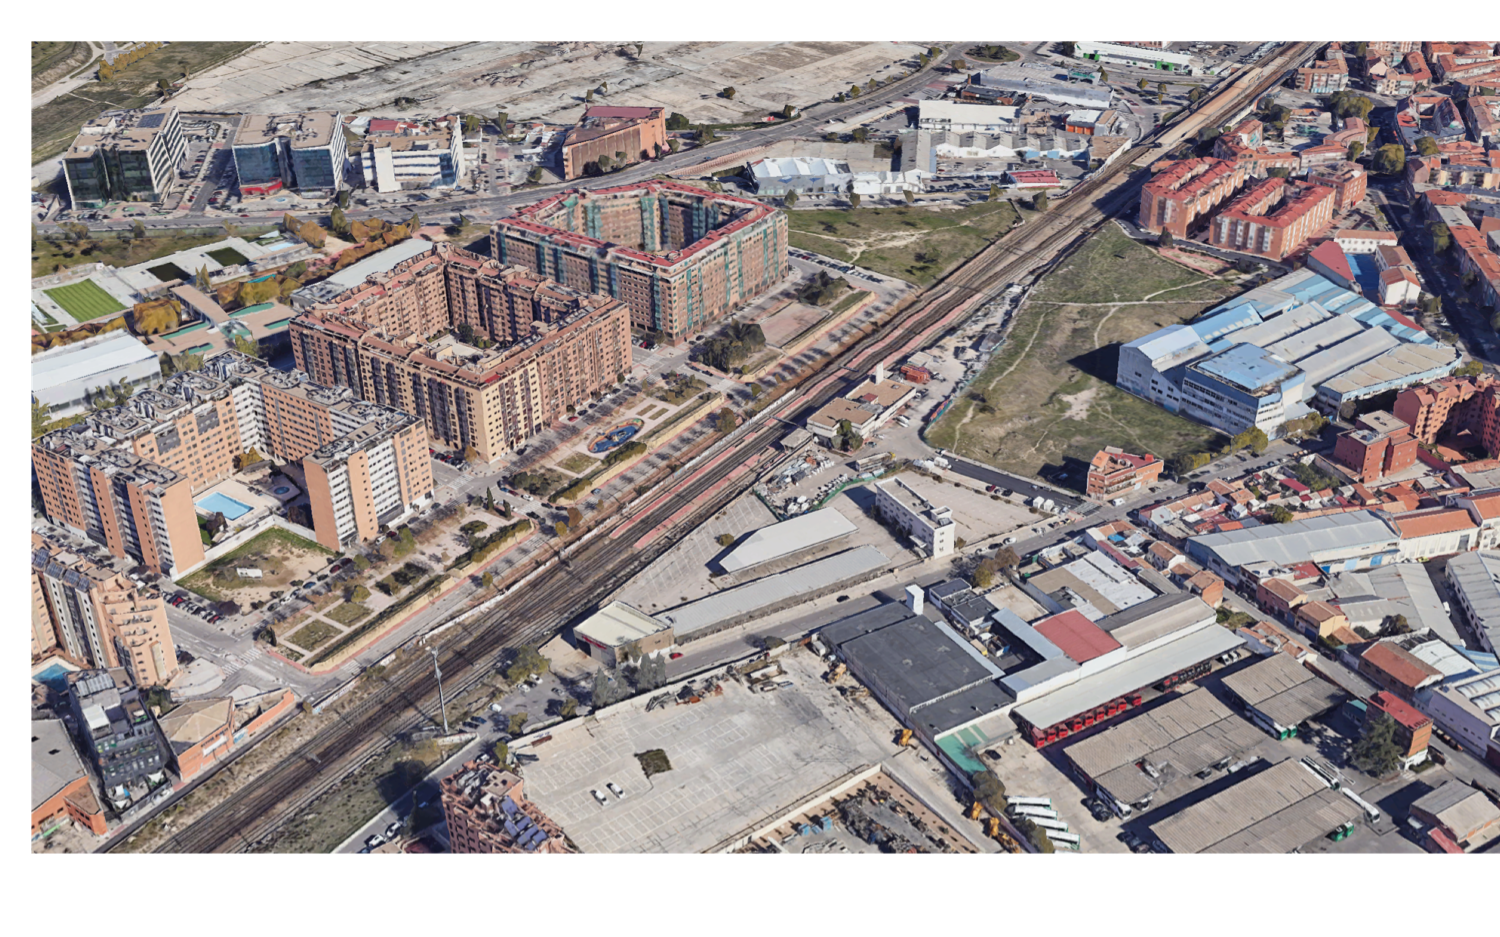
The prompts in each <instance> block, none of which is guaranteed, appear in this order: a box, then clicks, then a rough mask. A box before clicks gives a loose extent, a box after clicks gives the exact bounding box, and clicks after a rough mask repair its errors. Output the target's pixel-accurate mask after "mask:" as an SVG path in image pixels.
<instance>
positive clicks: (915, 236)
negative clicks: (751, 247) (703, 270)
mask: <svg viewBox="0 0 1500 937" xmlns="http://www.w3.org/2000/svg"><path fill="white" fill-rule="evenodd" d="M1019 220H1020V215H1019V213H1018V212H1017V210H1016V208H1015V206H1014V205H1012V204H1011V203H1010V202H1008V201H995V202H984V203H982V204H979V205H969V206H967V207H964V208H957V209H943V210H936V209H930V208H915V207H910V206H908V207H904V208H848V209H833V208H828V209H816V210H812V211H791V212H787V226H788V231H787V233H788V240H789V241H790V243H791V245H792V246H793V247H796V248H800V249H801V250H806V251H812V252H814V253H818V254H822V255H824V256H826V257H834V258H837V259H839V260H842V261H845V262H847V263H857V264H859V265H860V266H861V267H864V268H865V269H867V270H873V271H875V272H876V273H880V274H884V275H886V276H891V277H897V278H899V279H902V280H908V281H910V282H912V283H916V284H917V285H919V286H921V285H925V284H928V283H931V282H932V281H934V280H936V279H937V278H938V277H940V276H942V275H943V274H944V273H947V272H948V270H950V269H952V268H953V267H954V266H955V265H957V264H958V263H960V262H962V261H964V260H967V259H968V258H969V257H972V256H973V255H975V254H977V253H979V251H980V250H982V249H983V248H984V247H986V246H987V245H988V244H989V243H990V242H991V241H994V240H995V239H996V238H998V237H1000V236H1001V235H1003V234H1005V233H1006V232H1008V231H1009V230H1010V229H1011V228H1012V227H1013V226H1014V225H1015V224H1016V222H1017V221H1019ZM833 298H834V297H830V301H831V300H832V299H833Z"/></svg>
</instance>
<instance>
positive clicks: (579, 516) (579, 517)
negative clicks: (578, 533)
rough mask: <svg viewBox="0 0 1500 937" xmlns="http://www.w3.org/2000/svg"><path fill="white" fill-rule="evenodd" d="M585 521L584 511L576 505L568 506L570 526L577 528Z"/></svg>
mask: <svg viewBox="0 0 1500 937" xmlns="http://www.w3.org/2000/svg"><path fill="white" fill-rule="evenodd" d="M581 523H583V512H582V511H580V510H578V508H576V507H570V508H568V526H569V527H573V528H576V527H577V526H578V525H579V524H581Z"/></svg>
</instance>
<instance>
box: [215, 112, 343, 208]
mask: <svg viewBox="0 0 1500 937" xmlns="http://www.w3.org/2000/svg"><path fill="white" fill-rule="evenodd" d="M233 153H234V168H235V172H236V173H237V174H238V176H239V188H240V193H241V194H243V195H269V194H271V193H272V192H279V191H281V190H282V189H283V188H286V189H296V190H297V191H298V192H300V193H302V194H303V195H321V194H329V195H331V194H333V193H334V192H337V191H338V190H339V189H340V188H341V187H342V185H343V180H344V161H345V159H346V158H347V156H348V143H347V141H346V140H345V138H344V117H343V115H342V114H340V113H338V112H337V111H308V112H306V113H301V114H245V115H243V116H242V117H241V118H240V128H239V130H238V131H237V132H236V133H235V135H234V150H233Z"/></svg>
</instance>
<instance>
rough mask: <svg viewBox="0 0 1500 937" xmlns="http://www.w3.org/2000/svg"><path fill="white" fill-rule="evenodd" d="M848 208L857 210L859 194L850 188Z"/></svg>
mask: <svg viewBox="0 0 1500 937" xmlns="http://www.w3.org/2000/svg"><path fill="white" fill-rule="evenodd" d="M849 207H850V208H858V207H859V193H858V192H855V191H854V190H853V188H852V187H851V188H850V190H849Z"/></svg>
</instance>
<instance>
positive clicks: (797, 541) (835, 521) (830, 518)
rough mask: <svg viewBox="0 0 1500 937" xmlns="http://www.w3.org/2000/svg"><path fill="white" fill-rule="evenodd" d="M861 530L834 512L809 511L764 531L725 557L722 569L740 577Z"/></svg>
mask: <svg viewBox="0 0 1500 937" xmlns="http://www.w3.org/2000/svg"><path fill="white" fill-rule="evenodd" d="M858 529H859V528H858V527H856V526H855V525H854V524H853V523H851V522H850V520H849V518H847V517H845V516H844V515H842V514H840V513H839V512H838V511H837V510H836V509H834V508H824V509H823V510H821V511H809V512H808V513H806V514H802V515H799V516H797V517H794V518H792V519H791V520H786V521H782V522H781V523H779V524H772V525H770V526H769V527H762V528H761V529H760V530H757V531H756V532H755V533H753V534H751V535H750V536H748V537H746V538H745V541H744V542H743V543H741V544H740V545H739V546H737V547H735V548H734V549H733V550H730V551H729V552H728V553H727V554H725V556H724V558H723V559H721V560H720V561H719V565H720V566H721V567H723V569H724V571H725V572H726V573H737V572H740V571H741V570H745V569H749V568H750V567H752V566H759V565H760V564H762V563H769V562H771V561H772V560H779V559H781V558H782V557H786V556H790V555H792V554H793V553H798V552H801V551H802V550H808V549H811V548H812V547H815V546H818V545H819V544H823V543H827V542H829V541H830V540H837V539H838V538H839V537H846V536H848V535H849V534H852V533H854V532H855V531H856V530H858Z"/></svg>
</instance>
